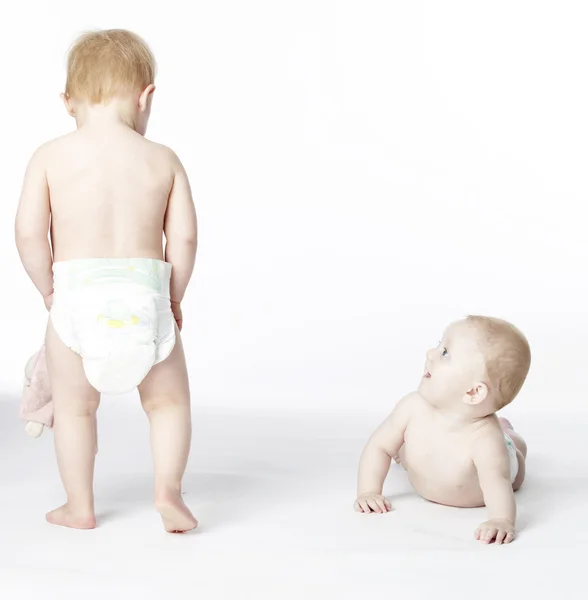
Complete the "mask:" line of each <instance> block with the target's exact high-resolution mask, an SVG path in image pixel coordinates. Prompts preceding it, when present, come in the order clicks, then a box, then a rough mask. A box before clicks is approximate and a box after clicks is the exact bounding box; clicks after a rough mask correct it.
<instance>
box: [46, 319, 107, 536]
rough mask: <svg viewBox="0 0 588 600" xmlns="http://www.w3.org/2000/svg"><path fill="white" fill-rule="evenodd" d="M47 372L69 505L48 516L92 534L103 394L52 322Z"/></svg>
mask: <svg viewBox="0 0 588 600" xmlns="http://www.w3.org/2000/svg"><path fill="white" fill-rule="evenodd" d="M46 353H47V369H48V372H49V379H50V381H51V388H52V390H53V407H54V423H53V428H54V437H55V452H56V454H57V464H58V466H59V473H60V475H61V480H62V482H63V487H64V488H65V493H66V495H67V502H66V504H64V505H63V506H62V507H61V508H58V509H56V510H54V511H52V512H50V513H48V514H47V521H49V523H53V524H54V525H63V526H65V527H75V528H77V529H92V528H94V527H95V526H96V518H95V515H94V490H93V487H94V460H95V457H96V410H97V409H98V405H99V403H100V394H99V393H98V392H97V391H96V390H95V389H94V388H93V387H92V386H91V385H90V384H89V383H88V380H87V379H86V375H85V373H84V370H83V367H82V361H81V359H80V358H79V357H78V356H76V355H75V354H74V353H73V352H72V351H71V350H70V349H69V348H67V347H66V346H65V345H64V344H63V342H62V341H61V340H60V339H59V337H58V336H57V334H56V333H55V330H54V329H53V326H52V324H51V320H50V321H49V325H48V327H47V335H46Z"/></svg>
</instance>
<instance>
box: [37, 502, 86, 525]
mask: <svg viewBox="0 0 588 600" xmlns="http://www.w3.org/2000/svg"><path fill="white" fill-rule="evenodd" d="M46 518H47V521H48V522H49V523H51V524H52V525H61V526H62V527H72V528H73V529H94V528H95V527H96V517H95V516H94V513H93V512H91V511H87V510H86V511H79V510H74V509H72V508H70V507H69V506H68V505H67V504H64V505H63V506H60V507H59V508H56V509H55V510H53V511H51V512H49V513H47V516H46Z"/></svg>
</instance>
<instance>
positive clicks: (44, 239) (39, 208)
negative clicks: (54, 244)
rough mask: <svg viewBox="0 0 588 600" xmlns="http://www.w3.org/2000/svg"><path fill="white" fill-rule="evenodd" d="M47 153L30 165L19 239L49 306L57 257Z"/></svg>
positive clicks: (21, 204)
mask: <svg viewBox="0 0 588 600" xmlns="http://www.w3.org/2000/svg"><path fill="white" fill-rule="evenodd" d="M46 152H47V150H46V149H45V148H44V147H41V148H39V149H38V150H37V151H36V152H35V153H34V154H33V157H32V158H31V160H30V162H29V164H28V167H27V170H26V173H25V176H24V182H23V187H22V191H21V196H20V201H19V204H18V210H17V213H16V223H15V237H16V247H17V249H18V253H19V255H20V259H21V261H22V264H23V266H24V268H25V270H26V272H27V274H28V275H29V277H30V278H31V280H32V282H33V283H34V284H35V287H36V288H37V289H38V290H39V292H40V293H41V295H42V296H43V298H44V299H45V302H46V304H47V302H48V300H47V299H48V298H49V297H50V296H51V295H52V294H53V256H52V253H51V245H50V243H49V223H50V219H51V205H50V200H49V186H48V184H47V175H46V169H45V164H46V163H45V156H46Z"/></svg>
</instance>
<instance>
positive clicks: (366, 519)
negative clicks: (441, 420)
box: [0, 398, 588, 600]
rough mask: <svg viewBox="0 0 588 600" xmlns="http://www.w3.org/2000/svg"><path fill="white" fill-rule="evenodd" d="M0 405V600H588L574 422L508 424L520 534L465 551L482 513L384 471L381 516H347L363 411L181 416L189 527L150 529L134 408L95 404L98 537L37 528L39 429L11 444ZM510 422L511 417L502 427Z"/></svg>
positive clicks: (51, 483) (47, 497) (56, 493)
mask: <svg viewBox="0 0 588 600" xmlns="http://www.w3.org/2000/svg"><path fill="white" fill-rule="evenodd" d="M16 413H17V400H16V399H12V400H10V399H8V398H3V399H1V400H0V491H1V492H2V494H1V497H0V498H1V500H0V501H1V503H2V504H1V506H2V511H1V513H0V536H1V537H0V553H1V559H2V560H1V562H0V599H2V600H20V598H23V599H24V598H26V599H29V598H33V597H34V596H38V597H39V598H43V599H44V600H45V599H47V600H52V599H53V598H55V599H58V598H59V599H60V600H67V599H69V598H81V599H83V600H93V599H94V598H100V599H103V598H105V599H114V600H117V599H119V598H141V599H152V598H153V599H166V600H167V599H168V598H173V597H176V596H178V594H179V593H182V595H183V597H189V598H199V599H203V600H209V599H210V600H216V599H217V598H222V599H225V598H227V599H228V598H232V599H235V600H240V599H249V598H255V599H259V598H276V599H290V598H296V599H303V598H320V599H330V598H334V599H347V598H354V599H356V598H357V599H360V598H369V597H389V598H396V597H398V598H402V599H403V600H405V599H412V598H418V599H421V598H423V599H428V598H433V597H437V596H440V597H442V598H443V597H451V598H454V599H455V598H457V599H461V598H476V599H478V598H500V597H502V596H507V597H511V596H514V595H515V594H516V595H517V597H518V598H534V597H535V596H537V595H539V594H545V593H550V594H552V593H557V594H558V597H560V598H565V599H566V600H568V599H575V598H586V597H588V595H587V593H586V589H585V585H584V581H585V577H584V571H583V569H584V568H585V567H584V565H585V555H586V547H587V543H588V516H587V509H588V449H587V444H586V438H587V436H586V431H588V417H578V418H566V419H565V420H561V421H557V420H555V419H550V420H547V419H546V418H541V417H534V418H529V419H525V420H524V422H523V423H521V420H520V419H519V421H518V423H517V425H518V428H519V429H520V430H521V431H522V432H523V433H524V435H525V437H526V438H527V440H528V443H529V459H528V479H527V482H526V484H525V486H524V488H523V489H522V490H521V491H520V492H519V493H518V494H517V496H518V506H519V515H520V518H519V537H518V539H517V540H516V542H515V543H513V544H511V545H510V546H503V547H493V546H482V545H480V544H479V543H477V542H475V541H474V540H473V537H472V534H473V531H474V528H475V526H476V525H477V524H478V523H479V522H480V521H481V520H482V519H483V518H484V512H483V511H482V510H477V509H476V510H459V509H451V508H446V507H441V506H436V505H433V504H429V503H427V502H425V501H424V500H421V499H420V498H418V497H417V496H415V495H414V494H412V493H411V490H410V488H409V486H408V483H407V481H406V478H405V475H404V472H403V471H402V469H400V468H399V467H394V468H393V469H392V472H391V474H390V477H389V479H388V483H387V489H386V492H387V493H388V494H389V495H390V497H391V499H392V501H393V504H394V506H395V508H396V510H395V512H393V513H390V514H388V515H369V516H368V515H360V514H357V513H354V512H353V511H352V502H353V499H354V488H355V472H356V465H357V460H358V457H359V453H360V451H361V448H362V446H363V444H364V442H365V440H366V436H367V435H368V434H369V432H370V431H371V429H372V428H373V427H374V426H375V424H376V420H375V419H374V417H373V416H370V417H367V416H365V415H359V414H358V415H357V416H345V417H338V418H334V417H328V416H326V415H322V416H321V415H318V416H317V415H314V414H292V415H275V416H272V415H268V414H267V413H265V414H264V413H251V412H248V411H245V410H243V411H240V412H232V411H227V412H225V413H222V412H220V411H218V412H210V411H204V410H201V409H198V408H197V407H196V408H195V409H194V422H195V423H194V443H193V455H192V459H191V462H190V465H189V472H188V474H187V476H186V480H185V493H186V500H187V502H188V503H189V504H190V506H191V507H192V508H193V510H194V512H195V514H196V516H197V517H198V518H199V520H200V523H201V527H200V528H199V530H198V531H197V532H196V533H194V534H190V535H185V536H173V535H169V534H166V533H164V532H163V530H162V528H161V526H160V522H159V520H158V518H157V516H156V514H155V512H154V511H153V510H152V508H151V505H150V493H151V466H150V457H149V448H148V438H147V435H148V430H147V425H146V422H145V419H144V418H143V417H142V414H141V412H140V410H139V407H138V406H137V403H132V402H125V403H117V402H115V401H112V400H110V401H109V400H107V401H105V402H104V403H103V406H102V408H101V413H100V434H99V435H100V453H99V460H98V465H97V475H96V498H97V508H98V517H99V521H100V522H99V527H98V528H97V529H96V530H94V531H89V532H81V531H71V530H66V529H59V528H55V527H52V526H50V525H47V524H46V523H45V522H44V513H45V511H46V510H47V509H49V508H53V507H54V506H56V505H58V504H59V503H61V502H62V500H63V497H62V492H61V488H60V483H59V479H58V475H57V471H56V467H55V461H54V457H53V449H52V433H51V432H46V433H45V434H44V435H43V437H42V438H40V439H39V440H33V439H30V438H28V437H27V436H26V434H25V433H24V430H23V427H22V424H21V423H20V422H19V421H18V419H17V416H16ZM507 416H508V415H507Z"/></svg>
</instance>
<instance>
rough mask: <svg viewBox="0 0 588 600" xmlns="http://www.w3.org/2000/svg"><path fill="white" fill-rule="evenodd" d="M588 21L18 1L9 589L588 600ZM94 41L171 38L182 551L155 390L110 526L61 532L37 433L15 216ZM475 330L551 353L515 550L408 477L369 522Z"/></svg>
mask: <svg viewBox="0 0 588 600" xmlns="http://www.w3.org/2000/svg"><path fill="white" fill-rule="evenodd" d="M587 17H588V9H586V7H585V3H584V2H580V1H576V2H572V1H567V0H560V1H559V2H557V3H556V2H546V1H538V0H533V1H531V0H526V1H524V0H494V1H493V2H474V1H472V0H462V1H456V0H444V1H443V2H440V1H435V0H428V1H416V0H415V1H402V2H401V1H396V0H381V1H372V0H357V1H356V2H347V1H344V0H338V1H335V0H332V1H328V0H312V1H309V0H296V1H285V0H267V1H265V2H262V1H260V0H247V1H240V0H233V1H226V0H214V1H213V0H208V1H206V2H203V1H196V2H187V1H186V0H167V1H165V2H157V3H156V2H149V1H144V2H139V1H135V0H132V1H131V0H126V1H125V0H119V1H116V2H114V1H111V0H102V1H100V2H89V3H86V2H80V1H79V0H76V1H75V2H73V1H66V0H53V1H52V2H45V1H43V2H41V1H38V2H33V1H31V0H21V1H20V2H14V3H10V4H8V3H6V4H3V5H2V8H1V9H0V22H1V23H2V35H1V36H0V56H1V57H2V83H1V85H2V92H1V95H0V131H1V132H2V138H1V140H2V141H1V144H0V153H1V159H2V162H1V173H2V184H3V186H2V205H1V206H2V211H3V212H2V219H0V243H1V244H2V267H1V268H2V282H3V285H2V290H1V293H2V295H1V301H0V302H1V307H2V311H1V313H0V314H1V315H2V326H3V343H2V344H0V358H1V368H0V400H2V401H0V505H1V510H0V538H1V539H2V548H0V565H1V566H0V595H1V596H2V597H4V596H6V598H10V600H20V598H23V599H24V598H26V599H29V598H31V597H33V595H34V594H36V595H38V596H41V595H42V597H43V598H47V599H48V600H52V599H53V598H59V599H60V600H64V599H65V598H79V597H81V595H80V592H83V597H84V598H88V599H94V598H113V599H114V600H118V599H119V598H130V597H134V596H137V595H139V596H141V598H145V599H146V600H147V599H149V600H150V599H151V598H154V599H156V600H160V599H163V598H166V599H167V598H169V597H170V593H173V592H176V593H182V595H183V597H188V596H189V597H192V596H194V597H196V596H197V597H201V598H203V600H212V599H213V598H214V599H216V598H222V600H225V599H226V598H229V597H234V598H236V599H237V600H241V599H246V598H255V599H256V600H259V599H260V598H272V599H273V598H283V599H289V598H293V599H294V598H295V599H296V600H299V599H300V598H303V597H304V598H305V597H309V598H315V597H316V598H320V599H321V600H330V599H331V598H334V599H336V600H346V599H347V598H353V599H354V600H356V599H357V598H362V597H365V596H370V597H375V596H379V595H382V592H384V593H385V594H386V595H387V596H388V595H390V594H393V595H397V596H399V597H402V598H404V599H407V600H411V599H412V598H419V599H420V598H427V599H428V598H431V597H433V596H439V597H440V598H443V597H444V594H448V595H449V594H450V595H451V597H452V598H454V599H457V600H461V599H462V598H470V597H471V593H472V590H473V591H474V592H475V594H476V597H477V598H480V599H485V598H495V597H496V594H497V593H500V591H501V589H502V587H504V589H505V590H506V591H507V592H508V593H511V594H513V595H517V596H521V597H536V596H538V595H540V593H541V592H542V593H550V594H552V595H553V594H555V593H557V594H559V595H562V594H563V595H564V596H565V597H566V598H570V599H571V600H574V599H575V598H583V597H584V595H585V591H584V586H583V585H580V584H579V583H578V581H579V580H578V577H579V576H581V574H582V570H581V569H582V567H581V564H580V563H579V562H578V561H579V560H580V557H581V556H583V554H582V553H583V552H585V548H586V543H588V530H587V528H586V524H585V522H586V519H585V506H586V490H587V489H588V481H587V479H586V473H588V464H587V462H586V460H587V456H586V451H585V431H586V427H587V426H588V420H587V418H586V414H584V415H581V414H580V413H586V411H587V403H586V392H585V383H584V381H585V372H586V356H587V354H586V352H587V350H586V341H585V340H586V336H587V334H588V316H587V310H586V309H587V305H588V287H587V286H588V284H587V280H586V261H587V259H588V239H587V237H586V234H585V214H586V210H585V203H586V199H587V198H588V180H587V178H586V165H587V164H588V145H587V143H586V140H587V139H588V116H587V115H588V111H587V110H586V107H587V106H588V84H587V81H588V79H587V77H586V57H587V56H588V39H587V37H586V26H587ZM97 27H98V28H110V27H124V28H130V29H133V30H135V31H137V32H138V33H140V34H141V35H143V36H144V38H145V39H146V40H147V42H148V43H149V44H150V45H151V46H152V48H153V50H154V52H155V55H156V57H157V60H158V63H159V74H158V77H157V81H156V83H157V91H156V98H155V104H154V110H153V117H152V123H151V126H150V128H149V131H148V136H149V137H151V138H152V139H154V140H157V141H159V142H162V143H165V144H167V145H169V146H171V147H172V148H174V150H176V152H177V153H178V154H179V155H180V157H181V158H182V160H183V162H184V163H185V166H186V168H187V170H188V172H189V174H190V177H191V182H192V186H193V190H194V196H195V199H196V203H197V210H198V215H199V220H200V248H199V253H198V260H197V267H196V271H195V274H194V279H193V282H192V284H191V287H190V289H189V293H188V296H187V298H186V301H185V307H184V315H185V330H184V339H185V345H186V349H187V356H188V363H189V365H188V366H189V371H190V376H191V381H192V390H193V404H194V443H193V451H192V455H191V460H190V465H189V468H188V473H187V475H186V479H185V491H186V494H187V496H186V501H187V502H188V504H189V505H190V506H191V507H192V508H193V509H194V511H195V514H196V516H197V517H198V518H199V519H200V522H201V527H200V528H199V530H198V531H199V533H197V534H196V535H195V537H191V536H186V537H183V538H182V537H180V538H177V537H170V536H166V535H165V534H164V533H163V531H162V530H161V526H160V524H159V522H158V519H157V517H156V515H155V512H154V511H153V509H152V507H151V485H152V482H151V477H152V469H151V464H150V457H149V446H148V429H147V424H146V421H145V419H144V418H142V415H141V414H140V413H141V410H140V408H139V405H138V402H137V401H136V398H135V397H134V396H132V397H131V398H130V399H122V400H118V401H114V400H112V399H108V401H105V402H104V403H103V406H102V407H101V410H100V418H99V432H100V433H99V440H100V441H99V447H100V452H99V455H98V463H97V474H96V493H97V498H96V500H97V508H98V520H99V528H98V529H97V530H95V531H94V532H72V531H69V530H63V529H56V528H51V527H49V526H48V525H46V524H45V523H44V520H43V519H44V513H45V511H47V510H49V509H51V508H53V507H55V506H57V505H58V503H61V502H63V493H62V490H61V487H60V484H59V478H58V474H57V470H56V466H55V460H54V456H53V452H52V435H51V433H50V432H46V433H45V434H44V435H43V436H42V438H41V439H40V440H36V441H33V440H30V439H27V437H26V436H25V434H24V432H23V430H22V423H19V421H18V414H17V411H18V398H19V393H20V386H21V383H22V372H23V369H24V365H25V362H26V360H27V358H28V357H29V355H30V354H32V353H33V352H34V351H35V350H36V349H37V348H38V346H39V344H40V343H41V340H42V336H43V333H44V327H45V322H46V314H45V312H44V308H43V305H42V302H41V299H40V298H39V297H38V296H37V295H36V292H35V290H34V288H33V286H32V284H30V282H29V281H28V279H27V278H26V275H25V274H24V271H23V270H22V268H21V266H20V264H19V261H18V258H17V254H16V250H15V248H14V243H13V220H14V215H15V211H16V206H17V201H18V196H19V192H20V186H21V182H22V176H23V173H24V169H25V167H26V163H27V161H28V159H29V157H30V155H31V154H32V152H33V151H34V150H35V148H36V147H37V146H38V145H40V144H41V143H42V142H44V141H45V140H47V139H49V138H52V137H55V136H59V135H61V134H63V133H66V132H68V131H70V130H71V129H72V128H73V126H74V123H73V121H72V120H71V119H69V117H67V115H66V113H65V110H64V109H63V107H62V105H61V102H60V99H59V93H60V92H61V91H62V90H63V87H64V81H65V68H64V67H65V56H66V51H67V49H68V46H69V44H70V42H71V41H73V39H74V38H75V37H76V35H77V34H79V33H81V32H82V31H84V30H86V29H89V28H97ZM79 201H80V202H84V201H85V199H84V198H80V199H79ZM467 313H482V314H488V315H494V316H499V317H503V318H507V319H509V320H511V321H513V322H514V323H515V324H516V325H518V326H519V327H520V328H521V329H522V330H523V331H524V332H525V333H526V334H527V336H528V338H529V340H530V342H531V347H532V351H533V366H532V370H531V373H530V376H529V379H528V383H527V385H526V386H525V388H524V389H523V391H522V393H521V395H520V397H519V398H518V399H517V400H516V401H515V403H514V404H513V406H512V407H509V408H508V412H507V416H512V415H513V413H514V414H515V419H514V421H515V424H516V425H517V426H518V425H519V424H520V428H521V430H522V431H523V433H524V436H525V438H526V439H527V441H528V442H529V461H528V468H527V480H526V482H525V486H523V489H522V490H521V491H520V492H519V493H517V503H518V510H519V515H520V516H519V521H518V524H517V527H518V532H519V538H518V540H517V541H516V542H515V543H514V544H512V545H511V546H509V547H504V548H485V547H482V546H480V545H478V544H477V543H476V542H474V541H473V539H472V532H473V530H474V528H475V527H476V526H477V524H479V523H480V521H482V520H484V519H485V511H484V510H482V509H480V510H475V511H460V510H454V509H450V508H446V507H439V506H435V505H431V504H428V503H426V502H424V501H423V500H422V499H420V498H418V497H417V496H416V495H414V494H413V493H412V492H411V489H410V486H409V484H408V482H407V481H406V477H405V475H404V473H403V472H402V470H394V469H393V470H392V471H393V473H392V474H391V475H390V477H389V479H388V481H387V484H386V487H385V490H384V491H385V493H387V494H389V495H390V497H391V499H392V502H393V505H394V506H395V508H396V511H395V512H394V513H391V514H390V515H386V516H382V517H381V518H380V517H376V516H374V518H373V519H372V518H371V517H369V516H366V515H357V514H355V513H354V512H353V511H352V510H351V504H352V501H353V499H354V494H355V489H354V488H355V477H356V468H357V460H358V458H359V454H360V452H361V449H362V447H363V445H364V444H365V441H366V439H367V436H368V435H369V433H370V432H371V431H372V430H373V428H374V427H375V426H376V424H377V423H379V421H380V419H381V418H382V417H383V416H384V415H385V414H386V413H387V412H388V411H389V410H390V409H391V407H392V405H393V404H394V403H395V401H396V400H397V399H398V398H399V397H400V396H401V395H403V394H405V393H406V392H408V391H410V390H411V389H413V388H414V387H415V386H416V385H417V384H418V380H419V378H420V376H421V373H422V368H423V360H424V351H425V349H426V348H427V347H428V346H429V345H430V344H435V343H436V341H437V340H438V339H439V337H440V335H441V332H442V330H443V328H444V327H445V326H446V325H447V324H448V322H450V321H451V320H453V319H456V318H459V317H461V316H463V315H465V314H467ZM293 411H297V412H298V414H293ZM360 412H361V413H363V414H359V413H360ZM319 413H321V414H319ZM342 413H349V414H345V415H344V414H342ZM448 551H449V552H448ZM554 553H556V554H557V556H556V557H555V556H554ZM555 564H557V565H558V566H557V569H556V571H554V565H555ZM489 573H491V574H493V575H494V574H496V576H495V577H494V576H489V575H488V574H489ZM566 586H569V589H566ZM186 588H189V590H187V589H186ZM186 591H188V594H187V595H186ZM503 591H504V590H503Z"/></svg>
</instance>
